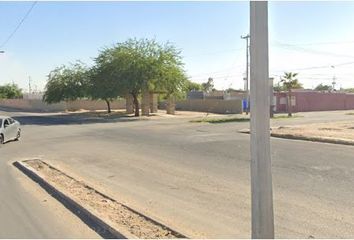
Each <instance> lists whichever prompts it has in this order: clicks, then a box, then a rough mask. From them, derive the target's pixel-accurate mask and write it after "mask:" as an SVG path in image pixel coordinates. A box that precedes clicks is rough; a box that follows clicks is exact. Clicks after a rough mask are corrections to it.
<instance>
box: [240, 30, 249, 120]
mask: <svg viewBox="0 0 354 240" xmlns="http://www.w3.org/2000/svg"><path fill="white" fill-rule="evenodd" d="M249 38H250V35H249V34H247V35H245V36H241V39H245V40H246V77H245V78H244V90H245V92H246V97H247V108H246V114H248V109H249V102H250V101H249V91H248V75H249V74H248V69H249V67H248V62H249V61H248V54H249V50H248V49H249V44H248V39H249Z"/></svg>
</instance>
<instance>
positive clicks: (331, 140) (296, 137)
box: [238, 129, 354, 146]
mask: <svg viewBox="0 0 354 240" xmlns="http://www.w3.org/2000/svg"><path fill="white" fill-rule="evenodd" d="M238 132H239V133H247V134H250V130H249V129H242V130H239V131H238ZM270 136H272V137H276V138H284V139H291V140H303V141H310V142H321V143H331V144H341V145H348V146H354V141H348V140H344V139H337V138H328V137H306V136H300V135H293V134H282V133H272V132H271V133H270Z"/></svg>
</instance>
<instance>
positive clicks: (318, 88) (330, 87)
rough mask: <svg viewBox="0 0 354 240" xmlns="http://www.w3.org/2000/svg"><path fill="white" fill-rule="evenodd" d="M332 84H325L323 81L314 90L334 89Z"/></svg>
mask: <svg viewBox="0 0 354 240" xmlns="http://www.w3.org/2000/svg"><path fill="white" fill-rule="evenodd" d="M332 89H333V88H332V86H331V85H324V84H322V83H320V84H318V85H317V86H316V87H315V89H314V90H316V91H332Z"/></svg>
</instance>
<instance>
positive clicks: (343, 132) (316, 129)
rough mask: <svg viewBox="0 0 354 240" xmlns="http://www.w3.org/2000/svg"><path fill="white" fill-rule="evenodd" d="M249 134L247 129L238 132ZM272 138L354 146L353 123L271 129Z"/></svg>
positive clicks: (316, 124) (317, 124)
mask: <svg viewBox="0 0 354 240" xmlns="http://www.w3.org/2000/svg"><path fill="white" fill-rule="evenodd" d="M239 132H241V133H250V130H249V129H243V130H240V131H239ZM270 135H271V136H272V137H278V138H287V139H296V140H305V141H312V142H324V143H334V144H343V145H354V121H345V122H330V123H315V124H303V125H294V126H280V127H272V128H271V132H270Z"/></svg>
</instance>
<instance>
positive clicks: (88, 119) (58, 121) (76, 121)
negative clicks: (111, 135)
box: [12, 113, 146, 126]
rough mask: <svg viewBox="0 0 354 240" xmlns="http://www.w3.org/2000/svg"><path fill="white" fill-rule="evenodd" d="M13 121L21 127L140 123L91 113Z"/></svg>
mask: <svg viewBox="0 0 354 240" xmlns="http://www.w3.org/2000/svg"><path fill="white" fill-rule="evenodd" d="M12 118H13V119H15V120H17V121H19V122H20V123H21V125H41V126H52V125H82V124H94V123H115V122H132V121H141V120H146V119H140V118H138V117H133V116H129V115H126V114H114V115H98V114H92V113H72V114H71V113H69V114H55V115H34V116H33V115H32V116H23V115H17V116H16V115H14V116H12Z"/></svg>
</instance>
